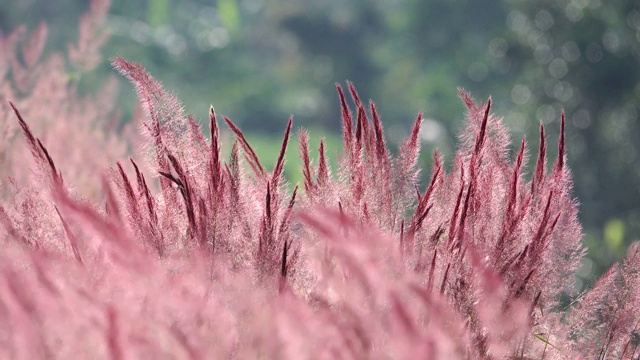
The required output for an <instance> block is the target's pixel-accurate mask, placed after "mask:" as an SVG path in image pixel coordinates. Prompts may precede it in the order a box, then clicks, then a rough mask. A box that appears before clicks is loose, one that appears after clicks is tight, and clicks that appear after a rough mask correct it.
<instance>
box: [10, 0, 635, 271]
mask: <svg viewBox="0 0 640 360" xmlns="http://www.w3.org/2000/svg"><path fill="white" fill-rule="evenodd" d="M88 6H89V2H88V1H87V0H57V1H47V0H20V1H17V0H15V1H2V2H0V28H1V29H2V31H3V32H4V33H5V34H7V33H8V32H10V30H11V29H13V28H15V27H16V26H18V25H19V24H26V25H27V26H28V27H30V28H33V27H35V26H36V25H37V24H38V23H39V22H41V21H43V20H44V21H46V22H48V24H49V26H50V32H49V42H48V45H47V51H49V52H52V51H64V50H65V49H66V46H67V45H66V44H67V43H69V42H70V41H73V40H75V37H76V36H77V35H76V34H77V23H78V17H79V16H80V14H82V13H83V12H84V11H86V9H87V7H88ZM105 31H106V32H108V33H109V34H110V40H109V42H108V43H107V45H106V46H105V47H104V48H103V51H102V54H103V56H104V58H103V63H102V65H101V66H100V67H99V68H98V69H97V70H95V71H91V72H87V73H80V74H70V75H73V76H72V77H71V78H72V79H74V81H78V84H79V86H80V87H81V88H82V89H85V90H86V91H91V90H92V89H95V88H97V87H98V85H99V84H100V83H102V82H103V81H104V79H105V78H106V77H107V76H113V75H114V73H115V72H114V71H113V70H112V69H111V68H110V66H109V62H108V58H109V57H114V56H122V57H125V58H127V59H129V60H132V61H135V62H139V63H142V64H143V65H144V66H145V67H146V68H147V69H148V70H149V71H150V72H151V73H152V74H153V75H154V76H155V77H156V78H157V79H159V80H160V81H162V82H163V84H164V85H165V87H166V88H167V89H168V90H170V91H172V92H174V93H175V94H176V95H177V96H178V97H179V98H180V99H182V100H183V102H184V104H185V106H186V109H187V111H188V112H189V113H192V114H194V115H195V116H196V117H197V118H199V119H200V120H204V119H206V115H207V111H208V107H209V104H213V105H214V106H215V108H216V110H217V111H218V112H219V113H222V114H224V115H227V116H229V117H231V118H232V119H233V120H234V121H235V122H237V123H238V124H240V125H241V127H242V128H243V130H244V131H246V132H247V133H248V134H249V138H250V140H251V141H252V143H253V144H254V145H255V146H256V147H257V148H259V150H260V151H259V153H260V154H264V155H262V156H264V158H263V160H264V162H265V163H266V164H269V163H271V162H273V160H274V159H271V158H269V157H268V156H269V154H271V156H275V155H276V154H277V148H278V147H279V142H280V139H281V132H282V131H283V128H284V125H285V123H286V120H287V119H288V117H289V116H290V115H293V117H294V121H295V124H296V125H297V126H302V127H306V128H310V129H312V138H314V139H316V141H315V144H317V139H318V138H319V137H320V136H324V137H325V138H326V140H327V142H328V144H329V147H330V149H332V151H333V152H335V151H336V150H337V149H338V146H339V144H340V140H339V136H340V134H339V124H340V121H339V108H338V102H337V97H336V94H335V88H334V83H336V82H342V83H344V81H346V80H351V81H353V82H354V83H355V85H356V86H357V88H358V89H359V91H360V93H361V96H362V97H363V98H371V99H373V100H375V102H376V104H377V105H378V109H379V110H380V111H381V114H382V116H383V122H384V124H385V126H386V131H387V134H388V137H389V140H390V142H391V143H392V144H394V143H397V142H399V141H400V139H401V138H402V137H403V136H405V135H406V134H407V133H408V131H409V127H410V125H411V123H412V121H413V119H414V118H415V116H416V114H417V113H418V112H424V113H425V116H426V118H427V120H426V122H425V126H424V131H423V133H422V139H423V146H424V147H423V160H422V162H423V165H424V168H425V171H424V172H423V173H426V174H428V173H429V171H430V168H429V166H430V154H431V152H432V151H433V150H434V149H438V150H439V151H441V152H443V153H444V154H445V155H446V156H447V157H448V159H449V161H450V160H451V155H452V151H453V149H454V144H455V135H456V134H457V133H458V131H459V130H460V127H461V126H462V124H463V117H464V108H463V106H462V103H461V101H459V99H458V98H457V87H462V88H464V89H466V90H468V91H470V92H471V94H472V95H473V96H474V97H476V98H477V99H478V100H485V99H486V98H487V97H488V96H492V97H493V100H494V105H495V111H496V113H498V114H500V115H502V116H504V121H505V122H506V123H507V124H508V125H509V127H510V129H511V130H512V135H513V139H514V140H519V138H520V137H522V136H524V135H526V136H527V138H528V139H530V141H529V143H530V145H531V146H532V147H533V148H534V149H535V147H536V146H537V143H538V139H537V135H536V134H537V128H538V124H539V123H540V122H543V123H544V124H546V125H547V126H548V127H547V129H548V133H549V140H550V143H551V144H553V146H555V139H556V136H557V133H558V128H559V119H560V113H561V111H562V110H563V109H564V111H565V113H566V116H567V119H568V129H567V133H568V156H569V160H568V161H569V165H570V166H571V168H572V170H573V174H574V179H575V195H576V197H577V198H578V199H579V200H580V203H581V206H580V209H581V213H580V217H581V220H582V222H583V224H584V228H585V240H586V243H587V244H588V245H589V258H590V259H591V260H588V261H586V262H585V264H584V266H583V268H582V269H581V273H580V277H581V278H582V280H583V281H582V282H583V283H586V282H588V281H589V279H591V278H592V277H593V276H594V275H597V274H598V273H600V272H601V271H602V270H603V269H604V268H605V267H608V265H609V264H610V263H611V262H612V261H613V260H615V259H616V258H618V257H619V256H621V255H622V254H623V253H624V250H625V248H626V245H627V244H628V243H629V242H630V241H631V240H635V239H638V238H640V160H639V159H638V157H639V155H640V154H639V151H640V126H639V124H638V112H639V110H640V108H639V107H640V3H638V2H637V1H632V0H624V1H622V0H606V1H605V0H503V1H482V2H480V1H474V0H407V1H401V0H350V1H346V0H218V1H215V0H210V1H205V0H201V1H193V0H147V1H127V0H113V2H112V6H111V10H110V15H109V18H108V22H107V26H106V29H105ZM0 56H2V54H0ZM121 83H122V85H121V86H120V100H119V101H120V103H119V106H118V108H119V109H120V110H121V111H122V112H123V121H129V120H130V118H131V116H132V114H133V112H134V110H135V106H136V100H135V96H134V92H133V89H132V87H131V86H130V85H129V84H127V83H126V82H125V81H122V82H121ZM312 144H313V143H312ZM550 148H552V146H550ZM551 155H552V156H555V150H551ZM288 158H289V163H290V166H289V167H288V169H287V172H288V175H289V177H290V178H291V179H293V181H294V182H295V181H297V179H299V176H298V175H297V173H296V171H297V168H296V166H297V165H296V164H297V162H296V161H295V151H292V153H291V154H290V156H289V157H288ZM423 182H424V179H423Z"/></svg>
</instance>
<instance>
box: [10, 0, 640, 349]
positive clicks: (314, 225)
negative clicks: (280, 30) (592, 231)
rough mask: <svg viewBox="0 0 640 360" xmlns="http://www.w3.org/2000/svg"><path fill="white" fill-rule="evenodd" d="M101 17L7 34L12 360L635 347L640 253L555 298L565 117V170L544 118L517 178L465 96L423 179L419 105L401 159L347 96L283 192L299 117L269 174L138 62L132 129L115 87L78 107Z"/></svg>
mask: <svg viewBox="0 0 640 360" xmlns="http://www.w3.org/2000/svg"><path fill="white" fill-rule="evenodd" d="M107 9H108V3H107V2H105V1H94V2H93V4H92V7H91V9H90V11H89V13H87V15H85V17H83V18H82V19H81V26H80V40H79V42H78V44H74V45H72V46H70V48H69V51H68V54H66V55H65V54H52V55H48V56H47V57H45V58H44V59H41V52H42V49H43V48H44V43H45V41H46V25H44V24H43V25H41V26H40V27H39V28H37V29H36V30H34V31H33V32H31V33H30V34H29V33H28V32H27V30H26V29H18V30H16V31H15V32H13V33H11V34H9V35H6V36H0V50H2V53H3V54H9V55H8V56H7V58H6V59H2V62H0V79H2V80H0V81H1V82H0V100H1V104H0V120H1V122H0V241H1V242H2V244H1V246H2V247H1V249H2V251H0V324H2V326H0V358H3V359H5V358H6V359H73V358H77V359H103V358H104V359H217V358H237V359H256V358H262V359H265V358H266V359H637V358H638V357H639V356H640V348H639V346H640V316H639V315H638V314H640V245H638V244H637V243H636V244H633V245H632V246H631V247H630V249H629V250H628V255H627V257H626V259H625V260H624V261H623V262H621V263H620V264H617V265H615V266H614V267H612V268H611V269H610V270H609V271H608V272H607V273H606V274H605V275H604V276H603V277H602V279H600V280H599V281H598V282H597V283H596V284H595V285H594V286H593V288H592V289H589V290H588V291H586V292H585V293H582V294H578V295H577V296H575V297H573V298H572V301H571V302H570V303H569V304H568V305H566V302H565V303H562V302H561V297H562V296H563V295H566V294H571V293H572V289H573V287H574V274H575V272H576V270H577V268H578V266H579V264H580V262H581V259H582V257H583V256H584V248H583V244H582V228H581V225H580V223H579V221H578V219H577V202H576V200H575V199H574V198H573V197H572V194H571V186H572V181H571V174H570V171H569V169H568V168H567V163H566V155H565V153H566V151H565V147H566V146H570V144H566V143H565V135H564V134H565V120H564V115H563V114H559V117H561V129H560V137H559V139H558V141H557V146H558V157H557V159H555V160H553V162H552V164H548V158H547V138H546V136H545V128H544V127H543V126H542V125H541V126H540V138H539V140H538V141H537V144H538V146H536V147H537V150H536V151H535V153H534V154H533V155H532V156H534V157H535V164H536V165H535V169H534V171H533V173H532V174H531V176H525V175H526V174H524V170H523V168H524V164H525V163H526V161H527V158H528V156H529V151H528V148H529V147H528V146H527V140H526V139H522V141H521V143H520V144H518V145H517V146H516V147H515V148H512V146H511V144H510V140H509V139H510V137H509V134H508V132H507V129H505V127H504V126H503V124H502V122H501V119H500V118H499V117H497V116H496V115H494V114H493V113H492V111H491V100H488V101H486V102H476V101H474V100H473V99H472V98H471V97H470V96H469V95H468V94H467V93H465V92H464V91H460V96H461V98H462V101H463V102H464V104H465V105H466V107H467V109H468V110H467V125H466V127H465V129H464V130H463V131H462V133H461V135H460V137H459V145H458V150H457V152H456V155H455V158H454V159H453V166H452V167H451V169H450V170H449V171H447V169H446V168H445V166H444V164H443V159H442V157H441V156H440V155H439V154H437V153H435V154H434V155H433V157H434V161H433V163H434V165H433V168H432V169H431V170H430V172H431V175H430V177H429V176H427V177H426V178H427V179H429V178H430V180H429V181H428V183H427V184H426V186H425V187H424V188H421V187H420V186H419V183H418V175H419V171H420V169H417V163H418V156H419V152H420V136H419V133H420V131H421V123H422V114H419V115H418V116H417V117H416V119H415V121H414V123H413V127H412V130H411V132H410V133H409V134H408V136H407V138H406V140H404V142H403V143H402V145H401V146H400V149H399V150H398V151H397V155H395V156H394V155H392V151H391V150H390V149H389V148H388V146H387V144H386V142H385V135H384V129H383V124H382V121H381V119H380V117H379V115H378V113H377V110H376V107H375V105H374V103H373V102H369V103H366V102H364V101H363V100H362V99H361V98H360V97H359V95H358V93H357V91H356V89H355V87H354V86H353V85H352V84H350V83H349V84H348V86H347V88H346V90H345V89H343V88H342V86H340V85H337V93H338V97H337V101H336V102H337V104H338V106H340V107H341V109H342V118H341V122H342V130H343V148H342V151H341V153H340V154H339V155H338V156H339V158H338V162H337V163H338V164H339V165H338V166H337V168H334V169H332V168H330V166H329V161H328V156H329V155H328V154H326V151H325V148H324V145H323V143H322V142H321V145H320V148H319V149H318V155H317V156H312V155H311V154H310V152H311V150H310V149H309V145H308V143H309V137H310V136H312V134H308V133H307V132H306V131H305V130H300V131H299V132H298V134H297V142H298V144H297V146H298V149H299V156H300V158H301V159H302V163H303V166H302V168H301V169H300V171H301V172H302V174H303V178H304V182H303V184H299V186H298V185H296V186H295V190H293V191H290V190H289V189H290V188H291V187H290V186H289V184H288V183H287V179H285V177H284V172H283V170H284V162H285V157H284V154H285V150H286V149H287V147H289V146H295V145H293V144H292V142H293V141H294V140H295V139H294V138H295V137H296V136H295V135H294V134H292V132H294V125H293V121H292V119H290V120H289V122H288V123H287V125H286V126H284V127H283V128H284V135H283V141H282V149H281V150H280V152H279V156H278V160H277V162H276V165H275V166H274V168H273V169H266V168H265V167H264V166H263V165H262V164H261V162H260V160H259V158H258V156H257V155H256V152H255V151H254V150H253V148H252V147H251V144H249V143H248V142H247V140H246V138H245V136H244V135H243V132H242V130H241V129H240V128H238V127H237V126H236V125H235V124H234V123H233V122H232V121H231V120H230V119H228V118H226V117H224V118H223V119H220V117H219V116H217V114H216V113H215V111H214V108H213V107H211V109H210V112H209V126H208V130H207V131H206V132H205V131H203V129H201V126H200V123H199V122H198V121H197V120H196V119H194V118H193V117H192V116H190V115H187V114H185V112H184V110H183V107H182V104H181V102H180V101H179V100H178V99H177V98H176V97H174V96H173V95H171V94H170V93H169V92H167V91H165V90H164V89H163V87H162V86H161V85H160V84H159V83H158V82H157V81H156V80H154V79H153V78H152V77H151V76H150V75H149V74H148V73H147V72H146V71H145V70H144V68H143V67H142V66H141V65H138V64H135V63H131V62H129V61H127V60H124V59H120V58H115V59H113V60H112V64H113V66H114V67H115V68H116V69H117V70H118V71H119V72H120V73H121V74H122V75H124V76H125V77H127V78H128V79H129V80H130V81H131V82H132V83H133V85H134V86H135V88H136V90H137V93H138V96H139V99H140V104H141V107H142V109H143V113H144V115H141V116H140V117H139V118H137V119H136V120H135V121H134V123H133V124H132V126H130V127H125V128H124V129H119V130H117V127H118V122H119V119H117V118H112V116H111V115H109V114H112V113H113V109H114V106H115V105H114V95H113V92H114V91H113V89H112V88H111V85H107V86H105V88H104V89H103V90H101V92H100V93H98V94H96V95H80V94H79V93H78V91H77V89H76V88H75V87H74V86H73V85H72V83H71V82H70V81H69V79H68V78H67V77H66V76H65V64H67V63H70V64H71V65H73V66H76V67H77V68H81V69H90V68H92V67H94V66H96V64H97V63H98V62H99V61H100V54H99V48H100V46H101V44H102V43H104V41H105V39H104V38H103V37H102V36H100V35H99V31H98V30H97V29H98V28H99V26H100V24H101V22H102V21H104V17H105V14H106V11H107ZM345 91H346V93H347V94H345ZM220 120H223V121H220ZM221 122H224V123H226V125H227V127H228V128H229V131H230V133H231V134H232V139H233V140H232V141H233V144H232V146H231V149H232V150H231V154H230V155H229V156H227V157H224V158H223V156H222V154H221V139H222V138H223V136H222V134H221V132H222V131H227V130H223V129H221V128H220V127H219V123H221ZM135 127H137V128H138V131H137V133H136V131H135ZM314 151H315V150H314ZM512 152H513V153H515V154H514V155H513V156H511V155H510V153H512ZM312 158H314V159H317V161H316V162H317V163H314V161H312V160H311V159H312ZM101 174H102V175H101Z"/></svg>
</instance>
